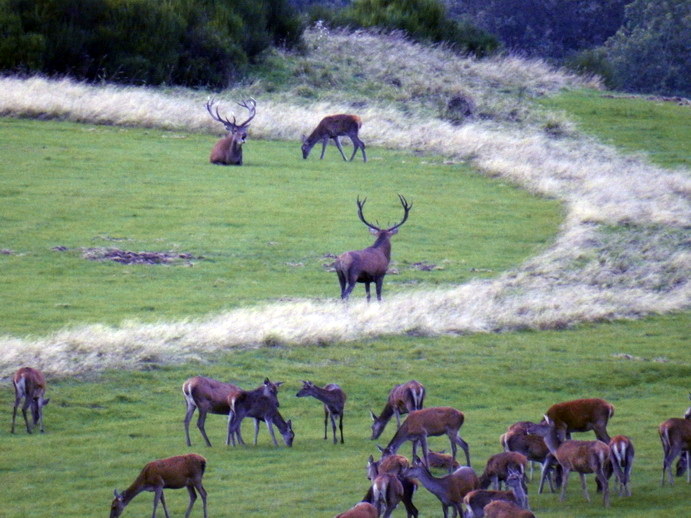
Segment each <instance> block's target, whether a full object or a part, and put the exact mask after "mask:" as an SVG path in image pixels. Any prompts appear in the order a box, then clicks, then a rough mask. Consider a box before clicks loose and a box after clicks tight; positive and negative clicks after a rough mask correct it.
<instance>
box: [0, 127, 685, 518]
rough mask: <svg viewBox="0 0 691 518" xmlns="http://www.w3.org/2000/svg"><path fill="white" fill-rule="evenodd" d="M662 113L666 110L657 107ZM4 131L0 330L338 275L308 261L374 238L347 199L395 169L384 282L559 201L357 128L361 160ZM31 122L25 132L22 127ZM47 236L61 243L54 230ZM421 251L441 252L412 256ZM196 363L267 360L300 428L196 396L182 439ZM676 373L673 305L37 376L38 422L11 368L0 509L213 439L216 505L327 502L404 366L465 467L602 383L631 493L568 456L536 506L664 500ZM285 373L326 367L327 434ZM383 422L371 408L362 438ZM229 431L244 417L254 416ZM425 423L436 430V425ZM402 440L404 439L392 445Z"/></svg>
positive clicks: (107, 495) (667, 511)
mask: <svg viewBox="0 0 691 518" xmlns="http://www.w3.org/2000/svg"><path fill="white" fill-rule="evenodd" d="M590 116H593V114H591V115H590ZM657 117H659V119H660V124H664V120H665V115H657ZM618 124H619V125H621V126H624V125H625V124H626V120H625V119H621V120H619V121H618ZM0 131H1V132H2V133H1V135H2V139H0V146H2V155H3V159H4V161H3V166H2V169H0V171H2V174H3V181H2V191H1V193H2V198H1V202H0V203H2V208H3V210H2V214H1V215H0V217H1V218H2V226H1V227H0V235H2V241H0V248H3V249H7V250H8V253H6V254H3V255H0V261H2V265H3V268H4V270H5V271H6V272H11V273H12V275H4V276H3V277H2V278H1V279H0V283H2V288H3V296H4V302H5V304H4V305H3V307H4V309H3V310H2V311H3V314H2V318H1V319H0V322H2V324H1V325H2V331H3V332H6V333H12V334H17V335H25V334H41V333H45V332H47V331H50V330H54V329H57V328H59V327H61V326H63V325H65V324H70V323H80V322H106V323H117V322H120V321H121V320H122V319H124V318H136V319H141V320H145V321H146V320H157V319H163V318H182V317H185V316H193V315H201V314H205V313H208V312H213V311H218V310H220V309H223V308H227V307H234V306H240V305H245V304H250V303H254V302H256V301H262V300H273V299H276V298H289V297H319V298H322V297H329V298H333V297H335V296H336V295H337V292H338V287H337V282H336V279H335V274H333V273H329V272H326V271H325V269H324V267H323V264H324V263H326V262H328V259H327V258H325V254H328V253H337V252H341V251H343V250H346V249H351V248H359V247H362V246H366V245H367V244H369V242H370V239H371V238H370V237H369V235H368V234H367V233H366V232H365V231H364V228H363V226H362V224H361V223H359V222H358V221H357V216H356V211H355V203H354V200H355V197H356V196H357V195H358V194H360V195H363V196H364V195H367V196H368V197H369V202H368V205H367V211H368V212H367V214H368V215H369V214H371V215H372V216H371V217H372V219H375V220H376V219H378V220H379V221H381V222H382V223H383V224H385V223H386V222H388V221H396V220H397V219H398V218H399V217H400V206H399V205H398V202H397V198H396V196H395V194H396V193H398V192H401V193H403V194H405V195H406V196H408V197H409V198H410V199H412V200H413V201H414V203H415V208H414V209H413V212H412V213H411V217H410V220H409V222H408V223H406V225H405V227H404V228H402V230H401V232H400V233H399V235H397V236H396V238H395V242H394V256H395V259H396V262H397V264H396V267H397V268H398V269H399V271H400V273H399V275H396V276H394V275H392V276H390V277H387V280H386V281H385V288H384V290H385V296H386V294H387V293H395V292H396V291H399V290H404V289H406V288H407V287H408V286H410V285H418V284H429V285H434V284H448V283H453V282H463V281H466V280H468V279H469V278H471V277H473V276H481V275H482V276H492V275H496V274H497V273H498V272H500V271H502V270H504V269H506V268H510V267H511V266H513V265H515V264H517V263H518V262H520V261H521V260H522V259H524V258H525V257H528V256H531V255H533V254H534V253H535V252H536V251H537V250H540V249H541V248H542V247H544V246H545V245H546V244H547V243H549V241H550V239H551V238H552V236H553V235H554V233H555V231H556V229H557V227H558V224H559V214H560V210H559V206H558V205H557V204H556V203H555V202H553V201H549V200H541V199H535V198H533V197H531V196H529V195H528V194H526V193H525V192H523V191H520V190H518V189H515V188H513V187H511V186H508V185H504V184H501V183H498V182H496V181H491V180H488V179H485V178H482V177H479V176H477V175H475V174H473V173H472V172H470V171H469V170H466V169H465V168H464V167H462V166H458V165H444V164H443V162H442V160H441V159H439V158H434V157H427V156H411V155H409V154H405V153H394V152H389V151H384V150H375V149H372V150H371V151H370V154H371V160H370V162H369V163H368V164H366V165H365V164H362V163H352V164H344V163H342V162H341V161H340V158H339V159H337V157H336V156H333V154H334V152H335V150H334V149H330V150H329V151H330V152H331V157H330V158H331V159H330V160H325V161H323V162H319V161H317V160H315V159H313V160H310V161H307V162H303V161H302V160H301V159H300V158H299V155H298V149H297V145H296V144H288V143H275V142H258V141H254V142H250V143H248V145H247V150H246V161H247V166H246V167H243V168H237V169H236V168H220V167H212V166H210V165H208V164H206V163H205V158H206V153H207V152H208V149H209V147H210V145H211V143H212V141H213V139H210V138H209V137H203V136H196V135H178V134H173V133H164V132H159V131H153V130H136V129H123V128H114V127H96V126H90V125H74V124H66V123H56V122H37V121H26V120H15V119H2V120H0ZM37 141H40V142H41V143H42V144H41V146H35V145H33V146H32V145H29V144H30V143H33V142H37ZM648 142H650V141H649V140H645V139H641V140H640V141H639V147H640V148H645V147H646V145H648V144H647V143H648ZM672 144H673V145H674V146H675V148H676V151H673V153H679V154H681V153H683V151H682V150H683V149H684V146H685V145H686V143H685V142H684V141H681V140H677V141H673V142H672ZM171 147H174V148H175V153H171V151H170V149H171ZM653 149H654V145H653ZM368 151H369V150H368ZM5 157H8V158H7V159H5ZM200 157H202V159H200ZM327 157H328V155H327ZM286 163H294V164H295V166H294V167H292V166H291V167H286V166H285V164H286ZM384 186H385V187H384ZM277 187H278V188H277ZM369 211H371V212H369ZM57 246H60V247H66V248H67V250H66V251H62V252H57V251H54V250H52V249H53V248H54V247H57ZM111 246H114V247H118V248H122V249H129V250H135V251H140V250H155V251H167V250H176V251H179V252H182V253H189V254H192V255H193V256H195V257H197V259H193V260H191V263H192V264H193V266H190V265H189V264H187V263H186V262H185V261H182V262H181V263H180V264H176V265H174V266H122V265H119V264H115V263H103V262H96V263H93V262H89V261H86V260H84V259H82V257H81V253H82V249H83V248H91V247H111ZM202 257H203V258H202ZM415 262H426V263H430V264H437V265H442V266H443V269H439V270H433V271H431V272H424V271H420V270H416V269H412V268H410V265H412V264H413V263H415ZM362 295H363V293H362V288H359V289H358V291H357V292H356V296H358V297H360V296H362ZM199 374H200V375H207V376H211V377H214V378H217V379H223V380H227V381H235V382H237V383H239V384H241V385H242V386H245V387H253V386H256V385H258V384H259V383H260V382H261V380H263V379H264V377H265V376H269V377H270V378H271V379H274V380H282V381H285V382H286V383H285V385H284V387H283V388H282V391H281V394H280V398H281V412H282V413H283V415H284V416H285V417H286V418H291V419H293V421H294V426H295V430H296V435H297V436H296V440H295V444H294V447H293V448H290V449H288V448H285V447H280V448H277V449H276V448H274V447H273V446H272V445H271V444H270V442H269V438H268V434H267V433H266V430H262V431H261V435H260V444H259V446H257V447H253V446H249V447H246V448H235V449H233V448H226V447H225V446H223V444H222V440H223V436H224V430H225V419H224V418H223V417H221V416H210V417H209V419H208V420H207V431H208V432H209V435H210V437H211V440H212V441H213V442H214V447H213V448H206V447H204V446H203V443H202V441H201V437H200V436H199V434H198V433H197V431H196V429H194V428H193V429H192V430H191V432H192V440H193V448H191V449H189V448H187V447H186V446H185V443H184V433H183V427H182V418H183V415H184V405H183V399H182V394H181V392H180V387H181V385H182V382H183V381H184V380H185V379H186V378H188V377H190V376H193V375H199ZM690 375H691V368H690V367H689V354H688V314H687V313H682V314H673V315H666V316H659V317H654V318H648V319H645V320H641V321H632V322H614V323H609V324H600V325H587V326H585V325H584V326H579V327H576V328H574V329H567V330H562V331H546V332H517V333H508V334H478V335H466V336H441V337H436V338H427V337H416V336H398V337H385V338H380V339H376V340H367V341H358V342H354V343H337V344H329V345H328V346H318V345H314V346H300V347H288V346H283V345H280V344H276V345H275V346H273V347H263V348H259V349H255V350H240V351H237V352H234V353H232V354H224V355H219V356H216V357H213V358H210V359H209V360H208V361H207V362H204V363H191V364H187V365H184V366H165V367H159V366H156V365H152V366H150V370H146V371H139V372H126V371H118V372H113V371H107V372H105V373H103V374H94V375H92V376H88V377H86V378H80V379H69V378H68V379H61V380H57V379H54V380H50V382H49V383H50V387H49V394H48V396H49V397H51V403H50V405H49V406H48V407H46V410H45V416H46V417H45V420H46V428H47V433H46V434H45V435H41V436H38V435H32V436H28V435H26V434H24V433H18V434H16V435H14V436H12V435H10V434H9V416H10V411H11V406H12V394H11V388H9V384H8V386H7V390H3V391H2V392H1V393H0V407H1V408H5V409H6V414H5V415H6V426H4V427H2V429H0V438H2V444H3V446H2V455H0V474H1V476H2V485H1V486H0V501H2V502H3V505H2V506H1V507H0V516H3V517H5V516H6V517H7V518H19V517H26V516H35V515H37V514H46V513H48V514H51V515H56V516H104V515H105V514H106V513H107V512H108V506H109V503H110V500H111V499H112V491H113V489H114V488H116V487H117V488H118V489H123V488H124V487H126V486H127V485H128V484H129V483H130V482H131V481H132V480H134V478H135V476H136V475H137V473H138V471H139V469H140V468H141V467H142V466H143V465H144V464H145V463H146V462H147V461H149V460H152V459H154V458H159V457H164V456H169V455H175V454H181V453H184V452H188V451H195V452H198V453H200V454H202V455H204V456H206V457H207V459H208V460H209V466H208V472H207V475H206V477H205V486H206V488H207V490H208V491H209V515H210V516H215V517H230V516H255V515H261V516H265V517H269V518H271V517H284V516H295V517H298V516H299V517H303V516H323V517H327V516H333V515H335V514H337V513H338V512H340V511H343V510H345V509H346V508H348V507H350V506H351V505H353V504H354V503H356V502H357V501H359V500H360V498H362V496H363V495H364V494H365V492H366V490H367V487H368V482H367V480H366V478H365V465H366V461H367V457H368V456H369V455H370V454H373V455H376V453H377V450H376V446H375V443H374V442H373V441H370V440H369V424H370V420H369V410H370V409H372V410H374V411H379V410H380V409H381V407H382V406H383V403H384V401H385V398H386V395H387V393H388V390H389V389H390V388H391V386H392V385H393V384H395V383H400V382H402V381H405V380H407V379H411V378H416V379H418V380H420V381H421V382H423V383H424V384H425V385H426V387H427V390H428V399H427V405H428V406H433V405H451V406H455V407H457V408H459V409H461V410H463V411H464V412H465V414H466V423H465V424H464V426H463V428H462V430H461V433H462V435H463V437H464V438H465V439H466V440H467V441H468V442H469V444H470V452H471V459H472V462H473V466H474V467H475V468H476V469H477V470H481V468H482V466H483V465H484V462H485V460H486V459H487V457H488V456H489V455H491V454H493V453H497V452H498V451H499V449H500V448H499V442H498V438H499V435H500V434H501V433H502V432H503V431H504V430H505V428H506V426H507V425H508V424H510V423H512V422H514V421H518V420H524V419H532V420H536V419H539V417H540V416H541V414H542V413H543V412H544V410H545V409H546V408H547V407H548V406H549V405H550V404H551V403H554V402H555V401H560V400H566V399H570V398H575V397H586V396H598V397H604V398H606V399H608V400H610V401H611V402H612V403H613V404H614V405H615V406H616V413H615V416H614V418H613V419H612V421H611V423H610V427H609V429H610V433H612V434H615V433H625V434H628V435H630V436H631V437H632V439H633V440H634V443H635V445H636V448H637V460H636V464H635V466H634V475H633V484H632V489H633V496H632V497H631V498H626V499H623V498H620V497H618V496H616V495H613V496H612V498H611V500H612V506H611V508H610V509H609V510H604V509H603V508H602V506H601V504H600V500H599V498H598V497H596V496H595V495H594V489H592V488H593V483H592V481H590V484H591V485H590V487H591V496H592V499H593V501H592V502H591V503H589V504H588V503H585V502H584V501H583V500H582V497H581V495H580V491H579V487H578V486H579V484H578V480H577V477H572V479H571V483H570V486H569V487H570V489H569V494H568V497H567V500H566V502H563V503H560V502H559V501H558V498H557V497H556V496H555V495H552V494H544V495H537V494H536V493H537V491H536V488H537V485H536V483H535V482H532V483H531V484H530V500H531V505H532V508H533V510H534V511H535V513H536V515H537V516H539V517H549V518H552V517H575V516H579V517H580V516H583V517H591V516H592V517H595V516H598V517H600V516H601V517H627V518H628V517H631V518H633V517H643V516H645V517H649V516H676V515H679V516H682V515H685V513H686V508H687V505H686V502H687V501H688V495H689V487H688V485H687V484H686V483H685V482H684V481H682V480H678V481H677V483H676V484H675V486H674V487H672V488H669V487H665V488H660V487H659V477H660V467H661V448H660V444H659V439H658V437H657V431H656V427H657V425H658V423H660V422H661V421H662V420H663V419H665V418H667V417H671V416H680V415H681V414H682V413H683V411H684V409H685V408H686V406H687V404H688V401H687V400H686V394H687V392H688V389H689V386H688V380H689V376H690ZM301 379H311V380H312V381H314V382H315V383H318V384H324V383H329V382H337V383H339V384H341V385H342V386H343V388H344V389H345V390H346V391H347V393H348V394H349V401H348V403H347V405H346V418H345V426H346V432H345V433H346V444H345V445H343V446H341V445H336V446H334V445H333V444H331V442H330V441H323V440H322V439H321V435H322V426H323V425H322V415H323V414H322V409H321V404H319V403H318V402H317V401H316V400H312V399H306V400H305V399H297V398H295V397H294V394H295V392H297V390H298V388H299V386H300V383H299V381H300V380H301ZM392 433H393V428H392V427H388V428H387V430H386V431H385V432H384V435H383V437H382V439H381V442H380V444H382V445H384V443H385V442H386V441H387V440H388V439H389V438H390V437H391V435H392ZM244 435H245V437H246V438H247V437H250V436H251V432H250V428H249V423H247V428H246V429H245V432H244ZM579 437H580V436H579ZM583 437H586V435H584V436H583ZM587 437H590V434H588V435H587ZM432 446H433V448H435V449H448V443H447V441H444V440H442V439H439V438H436V439H434V440H433V441H432ZM401 452H402V453H403V454H409V452H410V445H409V444H406V445H404V446H403V447H402V449H401ZM151 499H152V496H151V494H150V493H146V494H143V495H140V496H139V497H138V498H136V499H135V500H134V501H133V503H132V504H130V506H129V507H128V508H127V510H126V511H125V513H124V516H141V515H147V516H148V513H150V511H151ZM167 500H168V505H169V508H170V511H171V514H172V516H180V515H182V513H183V512H184V509H185V506H186V504H187V495H186V492H185V491H169V492H168V497H167ZM415 502H416V505H417V506H418V508H419V509H420V510H421V516H433V515H436V516H438V515H439V514H440V509H439V504H438V501H437V500H436V498H434V497H433V496H431V495H430V494H429V493H427V492H426V491H425V490H424V489H421V490H420V491H419V492H418V494H417V495H416V498H415ZM197 505H198V506H199V507H201V505H200V503H198V504H197ZM403 514H404V511H403V510H402V509H399V510H397V511H396V512H395V513H394V516H403ZM159 515H161V511H160V509H159ZM192 516H201V509H200V508H196V509H195V511H194V512H193V515H192Z"/></svg>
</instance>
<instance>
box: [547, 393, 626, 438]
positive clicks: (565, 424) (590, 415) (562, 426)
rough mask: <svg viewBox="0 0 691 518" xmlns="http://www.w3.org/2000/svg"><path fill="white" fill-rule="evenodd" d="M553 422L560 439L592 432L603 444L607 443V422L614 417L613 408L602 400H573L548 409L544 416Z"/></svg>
mask: <svg viewBox="0 0 691 518" xmlns="http://www.w3.org/2000/svg"><path fill="white" fill-rule="evenodd" d="M545 415H546V416H547V417H548V418H549V420H550V421H553V422H554V425H555V426H556V428H557V430H559V432H560V434H562V437H564V435H565V437H566V438H567V439H571V432H587V431H588V430H592V431H594V432H595V436H596V437H597V438H598V439H599V440H601V441H602V442H604V443H609V441H610V437H609V434H608V433H607V422H608V421H609V420H610V419H611V418H612V416H613V415H614V406H612V405H611V404H610V403H608V402H607V401H605V400H604V399H597V398H593V399H575V400H573V401H565V402H564V403H557V404H555V405H552V406H551V407H549V409H548V410H547V412H546V414H545Z"/></svg>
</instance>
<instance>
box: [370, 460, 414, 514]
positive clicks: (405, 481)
mask: <svg viewBox="0 0 691 518" xmlns="http://www.w3.org/2000/svg"><path fill="white" fill-rule="evenodd" d="M409 467H410V462H408V459H406V458H405V457H404V456H403V455H389V456H388V457H384V458H383V459H381V460H376V461H375V460H374V457H372V456H371V455H370V456H369V459H368V461H367V478H368V479H369V480H370V481H374V480H375V479H376V478H377V477H378V476H379V475H385V474H388V475H395V476H397V477H398V480H399V481H400V482H401V486H402V487H403V495H402V496H401V502H403V505H404V506H405V510H406V513H407V515H408V518H417V517H418V510H417V507H415V505H414V504H413V495H414V494H415V491H416V490H417V484H416V483H415V482H414V481H413V480H411V479H410V478H408V477H406V476H405V475H404V474H403V472H404V471H405V470H406V469H408V468H409ZM373 490H374V489H373V488H372V487H370V489H369V491H368V492H367V494H366V495H365V498H363V500H364V501H365V502H374V495H373Z"/></svg>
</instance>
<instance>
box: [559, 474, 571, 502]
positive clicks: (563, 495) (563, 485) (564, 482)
mask: <svg viewBox="0 0 691 518" xmlns="http://www.w3.org/2000/svg"><path fill="white" fill-rule="evenodd" d="M569 473H570V470H568V469H566V468H564V470H563V474H562V478H561V495H560V496H559V500H561V501H562V502H563V501H564V498H566V486H567V485H568V483H569Z"/></svg>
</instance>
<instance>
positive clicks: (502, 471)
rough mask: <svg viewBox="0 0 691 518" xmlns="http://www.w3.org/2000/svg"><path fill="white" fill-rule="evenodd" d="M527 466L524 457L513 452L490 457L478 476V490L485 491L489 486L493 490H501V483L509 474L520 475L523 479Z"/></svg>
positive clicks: (526, 460)
mask: <svg viewBox="0 0 691 518" xmlns="http://www.w3.org/2000/svg"><path fill="white" fill-rule="evenodd" d="M527 464H528V459H527V458H526V456H525V455H523V454H522V453H518V452H515V451H505V452H502V453H497V454H496V455H492V456H491V457H490V458H489V459H488V460H487V464H486V465H485V470H484V471H483V472H482V475H480V489H487V488H488V487H489V486H490V485H492V488H493V489H501V483H502V482H506V479H507V478H508V476H509V473H510V472H517V473H521V474H522V475H523V478H524V479H525V468H526V466H527ZM526 491H527V488H526Z"/></svg>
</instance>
